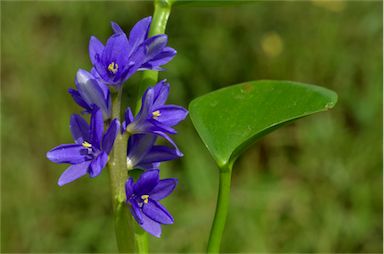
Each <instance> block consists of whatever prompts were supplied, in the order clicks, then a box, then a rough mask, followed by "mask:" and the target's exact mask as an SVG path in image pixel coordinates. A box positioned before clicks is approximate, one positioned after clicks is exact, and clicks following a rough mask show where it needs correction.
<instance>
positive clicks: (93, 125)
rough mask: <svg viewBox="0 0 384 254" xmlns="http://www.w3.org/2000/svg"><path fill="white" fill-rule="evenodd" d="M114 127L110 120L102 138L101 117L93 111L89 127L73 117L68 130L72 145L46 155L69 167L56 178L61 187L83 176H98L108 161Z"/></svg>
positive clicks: (113, 137) (113, 122) (77, 117)
mask: <svg viewBox="0 0 384 254" xmlns="http://www.w3.org/2000/svg"><path fill="white" fill-rule="evenodd" d="M118 128H119V124H118V121H117V120H116V119H114V120H113V121H112V122H111V125H110V127H109V128H108V130H107V131H106V132H105V133H104V135H103V129H104V122H103V116H102V113H101V110H100V109H97V108H94V109H93V110H92V114H91V120H90V126H89V125H88V124H87V122H86V121H85V120H84V119H83V118H82V117H80V116H79V115H76V114H73V115H72V116H71V122H70V129H71V132H72V136H73V139H74V140H75V144H64V145H59V146H57V147H55V148H53V149H52V150H50V151H49V152H48V153H47V158H48V159H49V160H51V161H52V162H55V163H69V164H72V165H71V166H69V167H68V168H67V170H65V171H64V173H63V174H62V175H61V176H60V178H59V181H58V184H59V185H60V186H62V185H64V184H67V183H69V182H72V181H74V180H76V179H77V178H79V177H82V176H83V175H85V174H87V173H88V174H89V176H90V177H96V176H98V175H99V174H100V173H101V171H102V169H103V168H104V167H105V165H106V164H107V162H108V154H109V153H110V152H111V150H112V146H113V143H114V141H115V138H116V135H117V133H118Z"/></svg>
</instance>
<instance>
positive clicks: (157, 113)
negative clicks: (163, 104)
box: [152, 110, 161, 119]
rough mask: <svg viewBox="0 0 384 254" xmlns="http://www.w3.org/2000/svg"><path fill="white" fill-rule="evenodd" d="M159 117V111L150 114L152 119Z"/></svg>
mask: <svg viewBox="0 0 384 254" xmlns="http://www.w3.org/2000/svg"><path fill="white" fill-rule="evenodd" d="M159 116H161V114H160V110H156V111H153V112H152V117H153V119H157V118H158V117H159Z"/></svg>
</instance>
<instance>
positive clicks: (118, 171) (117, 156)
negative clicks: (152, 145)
mask: <svg viewBox="0 0 384 254" xmlns="http://www.w3.org/2000/svg"><path fill="white" fill-rule="evenodd" d="M121 94H122V88H120V89H119V90H118V92H117V93H114V94H113V100H112V117H113V118H117V119H119V120H120V105H121ZM127 141H128V134H127V133H124V134H121V133H120V132H119V133H118V135H117V137H116V140H115V143H114V145H113V150H112V152H111V154H110V160H109V163H108V166H109V176H110V181H111V191H112V203H113V211H114V218H115V231H116V240H117V246H118V249H119V252H121V253H126V252H133V251H134V235H133V227H132V216H131V215H130V212H129V210H128V207H127V205H126V204H125V199H126V197H125V188H124V185H125V181H126V180H127V179H128V170H127V168H126V160H127V158H126V154H127Z"/></svg>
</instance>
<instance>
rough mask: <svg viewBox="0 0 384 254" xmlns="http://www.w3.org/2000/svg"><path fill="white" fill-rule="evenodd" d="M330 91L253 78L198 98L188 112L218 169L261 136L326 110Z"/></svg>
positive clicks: (332, 96) (330, 100)
mask: <svg viewBox="0 0 384 254" xmlns="http://www.w3.org/2000/svg"><path fill="white" fill-rule="evenodd" d="M336 102H337V94H336V93H335V92H333V91H331V90H328V89H325V88H322V87H319V86H314V85H308V84H303V83H297V82H290V81H272V80H261V81H250V82H245V83H242V84H237V85H233V86H229V87H226V88H222V89H219V90H217V91H214V92H211V93H208V94H206V95H203V96H201V97H198V98H196V99H194V100H193V101H192V102H191V103H190V104H189V110H190V117H191V119H192V122H193V124H194V126H195V128H196V130H197V132H198V133H199V135H200V137H201V139H202V140H203V142H204V144H205V145H206V146H207V148H208V150H209V152H210V153H211V155H212V156H213V158H214V159H215V161H216V163H217V164H218V166H219V167H220V168H222V167H224V166H228V165H231V164H233V163H234V161H235V160H236V159H237V158H238V156H239V155H240V154H241V153H242V152H243V151H244V150H246V148H247V147H248V146H249V145H250V144H252V143H254V142H255V141H256V140H257V139H259V138H261V137H262V136H264V135H266V134H268V133H269V132H271V131H273V130H275V129H276V128H278V127H281V126H282V125H284V124H286V123H289V122H291V121H293V120H295V119H298V118H301V117H304V116H308V115H311V114H313V113H317V112H321V111H326V110H328V109H330V108H333V107H334V105H335V104H336Z"/></svg>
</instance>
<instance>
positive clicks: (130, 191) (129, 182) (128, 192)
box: [125, 177, 133, 200]
mask: <svg viewBox="0 0 384 254" xmlns="http://www.w3.org/2000/svg"><path fill="white" fill-rule="evenodd" d="M132 194H133V178H132V177H130V178H129V179H128V180H127V181H126V182H125V195H126V197H127V200H129V199H130V197H131V196H132Z"/></svg>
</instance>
